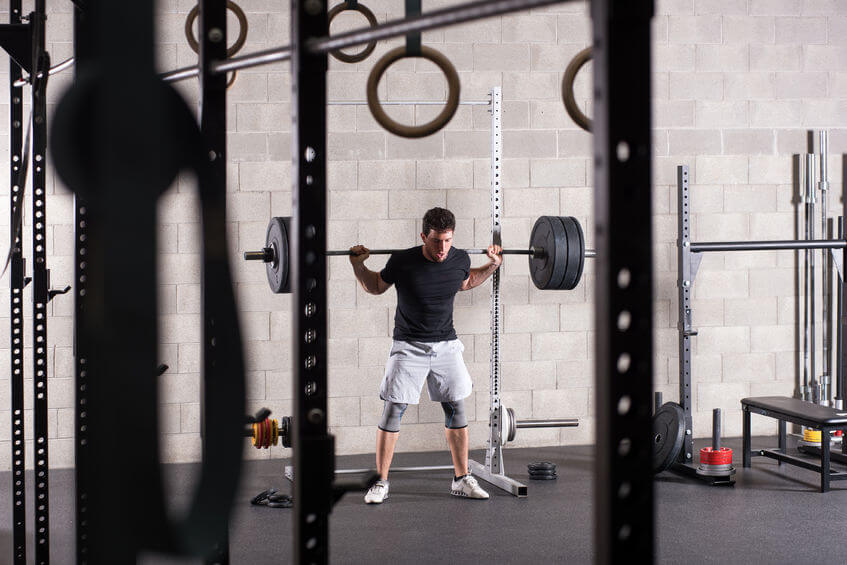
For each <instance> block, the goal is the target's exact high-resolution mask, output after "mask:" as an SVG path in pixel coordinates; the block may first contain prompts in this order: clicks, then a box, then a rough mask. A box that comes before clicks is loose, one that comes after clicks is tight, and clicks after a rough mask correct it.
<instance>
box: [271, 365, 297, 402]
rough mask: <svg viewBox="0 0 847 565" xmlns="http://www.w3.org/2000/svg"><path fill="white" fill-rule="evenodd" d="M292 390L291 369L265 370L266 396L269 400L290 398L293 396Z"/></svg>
mask: <svg viewBox="0 0 847 565" xmlns="http://www.w3.org/2000/svg"><path fill="white" fill-rule="evenodd" d="M291 390H292V389H291V373H290V372H289V371H286V370H282V371H265V398H267V399H268V400H282V399H289V398H291V397H292V395H291Z"/></svg>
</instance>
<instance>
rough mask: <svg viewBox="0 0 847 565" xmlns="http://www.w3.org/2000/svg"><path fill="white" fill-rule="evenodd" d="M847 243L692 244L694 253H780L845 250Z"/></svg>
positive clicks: (835, 241) (743, 242)
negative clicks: (804, 250) (799, 250)
mask: <svg viewBox="0 0 847 565" xmlns="http://www.w3.org/2000/svg"><path fill="white" fill-rule="evenodd" d="M845 246H847V242H845V241H844V240H843V239H838V240H827V239H815V240H808V241H803V240H800V241H795V240H790V239H789V240H778V241H777V240H774V241H707V242H696V243H695V242H692V243H691V251H692V252H693V253H705V252H712V251H778V250H797V249H801V250H802V249H843V248H844V247H845Z"/></svg>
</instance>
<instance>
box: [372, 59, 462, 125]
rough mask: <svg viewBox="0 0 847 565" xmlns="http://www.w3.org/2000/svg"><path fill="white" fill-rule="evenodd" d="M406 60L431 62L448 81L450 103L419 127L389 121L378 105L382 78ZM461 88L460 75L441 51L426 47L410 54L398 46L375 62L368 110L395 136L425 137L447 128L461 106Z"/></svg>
mask: <svg viewBox="0 0 847 565" xmlns="http://www.w3.org/2000/svg"><path fill="white" fill-rule="evenodd" d="M406 57H423V58H424V59H428V60H430V61H432V62H433V63H435V64H436V65H438V67H439V68H440V69H441V70H442V71H443V72H444V77H445V78H446V79H447V104H446V105H445V106H444V109H443V110H441V113H440V114H438V115H437V116H436V117H435V119H433V120H432V121H430V122H428V123H426V124H423V125H420V126H406V125H403V124H399V123H397V122H395V121H394V120H392V119H391V118H389V117H388V114H386V113H385V110H383V109H382V105H380V103H379V95H378V94H377V87H378V86H379V79H381V78H382V75H383V74H384V73H385V71H386V69H388V67H389V65H391V63H393V62H395V61H398V60H400V59H404V58H406ZM459 89H460V88H459V75H458V73H456V68H455V67H454V66H453V64H452V63H451V62H450V60H449V59H447V57H445V56H444V55H443V54H442V53H440V52H439V51H436V50H435V49H432V48H431V47H427V46H425V45H424V46H422V47H421V53H420V55H409V54H408V53H407V52H406V47H405V46H402V47H395V48H394V49H392V50H391V51H389V52H388V53H386V54H385V55H383V56H382V58H381V59H380V60H379V61H377V62H376V64H375V65H374V67H373V69H372V70H371V74H370V76H368V88H367V92H368V107H369V108H370V109H371V114H373V117H374V119H375V120H376V121H377V122H378V123H379V125H381V126H382V127H384V128H385V129H386V130H388V131H389V132H391V133H393V134H394V135H399V136H400V137H410V138H417V137H426V136H428V135H432V134H433V133H435V132H437V131H438V130H440V129H441V128H443V127H444V126H445V125H447V122H449V121H450V119H451V118H452V117H453V115H454V114H455V113H456V109H457V108H458V107H459Z"/></svg>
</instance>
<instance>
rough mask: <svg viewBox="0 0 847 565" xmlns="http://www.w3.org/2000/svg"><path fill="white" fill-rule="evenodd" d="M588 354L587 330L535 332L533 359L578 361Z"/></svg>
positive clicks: (533, 336) (533, 337)
mask: <svg viewBox="0 0 847 565" xmlns="http://www.w3.org/2000/svg"><path fill="white" fill-rule="evenodd" d="M587 355H588V338H587V334H586V333H585V332H558V333H535V334H533V335H532V359H533V360H535V361H544V360H566V361H578V360H580V359H585V358H586V356H587Z"/></svg>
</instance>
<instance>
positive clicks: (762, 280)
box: [750, 269, 795, 297]
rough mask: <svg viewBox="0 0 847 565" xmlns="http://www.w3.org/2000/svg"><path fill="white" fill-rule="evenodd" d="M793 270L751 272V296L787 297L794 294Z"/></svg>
mask: <svg viewBox="0 0 847 565" xmlns="http://www.w3.org/2000/svg"><path fill="white" fill-rule="evenodd" d="M794 276H795V275H794V270H793V269H779V270H774V269H768V270H751V271H750V294H751V296H759V297H762V296H785V295H791V294H794Z"/></svg>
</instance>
